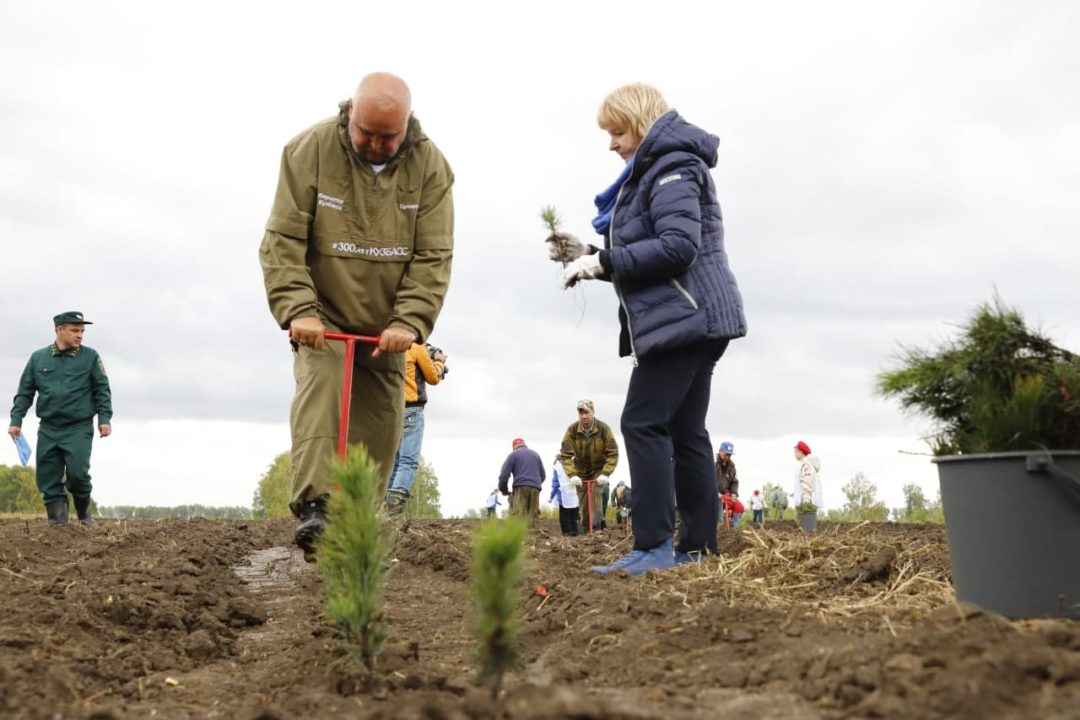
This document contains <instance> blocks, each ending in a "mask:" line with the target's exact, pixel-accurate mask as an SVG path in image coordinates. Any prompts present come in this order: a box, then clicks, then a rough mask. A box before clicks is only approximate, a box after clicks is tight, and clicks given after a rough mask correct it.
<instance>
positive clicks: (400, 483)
mask: <svg viewBox="0 0 1080 720" xmlns="http://www.w3.org/2000/svg"><path fill="white" fill-rule="evenodd" d="M423 444H424V406H423V405H416V406H414V407H407V408H405V421H404V428H403V429H402V433H401V444H400V445H398V451H397V457H395V458H394V472H393V473H391V475H390V487H389V488H388V492H389V491H390V490H393V491H395V492H399V493H402V494H404V495H408V494H409V491H410V490H412V486H413V480H415V479H416V468H417V467H419V466H420V446H421V445H423Z"/></svg>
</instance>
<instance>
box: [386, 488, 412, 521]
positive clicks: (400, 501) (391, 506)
mask: <svg viewBox="0 0 1080 720" xmlns="http://www.w3.org/2000/svg"><path fill="white" fill-rule="evenodd" d="M408 504H409V494H408V493H406V492H402V491H400V490H387V491H386V515H387V517H390V518H399V517H401V516H402V515H404V514H405V506H406V505H408Z"/></svg>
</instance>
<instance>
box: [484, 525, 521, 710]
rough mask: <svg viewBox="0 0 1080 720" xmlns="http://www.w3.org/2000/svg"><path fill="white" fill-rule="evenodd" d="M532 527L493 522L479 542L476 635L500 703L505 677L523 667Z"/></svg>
mask: <svg viewBox="0 0 1080 720" xmlns="http://www.w3.org/2000/svg"><path fill="white" fill-rule="evenodd" d="M526 531H527V526H526V523H525V522H524V521H523V520H521V519H519V518H508V519H506V520H490V521H488V522H485V523H484V524H483V525H481V526H480V529H479V530H478V531H477V533H476V536H475V537H474V539H473V568H472V594H473V602H474V619H473V631H474V632H475V634H476V638H477V640H479V642H480V653H479V659H480V675H481V677H483V678H484V679H485V680H486V681H488V682H489V683H490V684H491V697H492V700H496V699H498V696H499V689H500V687H501V685H502V679H503V675H504V674H505V673H506V672H507V671H508V670H511V669H513V667H514V666H515V665H516V664H517V662H518V654H517V649H516V647H515V646H516V641H517V631H518V622H519V619H518V603H519V601H520V599H521V598H520V594H519V591H518V587H519V586H520V584H521V582H522V580H523V578H524V568H525V547H524V541H525V534H526Z"/></svg>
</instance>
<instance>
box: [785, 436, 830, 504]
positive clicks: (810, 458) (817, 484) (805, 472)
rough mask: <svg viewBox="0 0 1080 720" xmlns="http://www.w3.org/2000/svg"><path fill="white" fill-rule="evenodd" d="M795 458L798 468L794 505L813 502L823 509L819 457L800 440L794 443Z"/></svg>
mask: <svg viewBox="0 0 1080 720" xmlns="http://www.w3.org/2000/svg"><path fill="white" fill-rule="evenodd" d="M795 459H796V460H798V461H799V469H798V470H796V471H795V492H794V493H793V494H794V496H795V507H798V506H800V505H805V504H807V503H813V504H814V505H815V506H817V509H818V510H819V511H820V510H823V509H824V507H825V504H824V503H825V501H824V498H823V497H822V492H821V478H820V476H819V473H820V472H821V459H820V458H818V456H816V455H814V454H813V453H811V452H810V446H809V445H807V444H806V443H804V442H803V441H802V440H800V441H799V442H797V443H795Z"/></svg>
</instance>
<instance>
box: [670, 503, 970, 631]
mask: <svg viewBox="0 0 1080 720" xmlns="http://www.w3.org/2000/svg"><path fill="white" fill-rule="evenodd" d="M785 530H786V529H785ZM733 534H734V533H731V532H730V531H728V532H727V535H729V536H730V535H733ZM740 535H741V538H742V541H743V542H744V543H745V545H744V546H743V549H742V550H741V551H737V552H722V553H721V554H720V555H717V556H714V557H711V558H709V559H708V560H707V561H706V562H703V563H698V564H693V565H686V566H683V567H681V568H679V569H677V570H675V571H672V572H668V573H663V574H655V575H654V576H652V582H653V583H654V584H655V586H656V588H657V590H658V592H659V593H660V594H664V593H671V594H674V595H676V596H679V595H681V596H683V597H684V598H689V597H693V598H698V599H703V598H710V599H715V598H716V596H717V595H720V596H722V597H723V598H724V599H725V600H726V601H727V603H728V604H730V605H735V604H740V605H747V606H752V607H758V608H769V609H782V610H790V609H792V608H802V609H804V610H806V611H809V612H812V613H814V614H815V615H818V616H819V617H820V618H821V619H822V620H823V621H829V620H831V619H839V618H853V617H862V616H865V617H872V616H891V617H892V618H894V619H915V618H918V617H921V616H925V615H926V614H927V613H929V612H930V611H931V610H933V609H934V608H937V607H940V606H941V605H943V604H949V603H952V602H953V588H952V584H951V583H950V581H949V570H948V556H947V554H946V552H945V550H944V548H943V547H942V546H941V545H940V544H936V543H923V544H915V543H910V542H903V541H901V542H897V538H895V537H889V536H887V535H884V534H882V533H880V532H878V531H877V530H875V529H874V527H873V526H870V525H868V524H866V523H864V524H860V525H832V526H829V527H828V528H827V529H825V530H821V531H819V532H816V533H809V534H806V533H801V532H795V533H793V532H790V531H774V530H770V529H768V528H765V529H761V528H750V529H748V530H745V531H743V532H742V533H740ZM722 545H723V543H722ZM890 548H891V549H894V550H895V553H893V552H892V551H891V550H890V551H888V552H884V553H883V552H881V551H882V550H883V549H890ZM877 556H880V557H887V558H892V559H891V562H889V563H888V565H887V567H884V568H882V572H880V573H878V575H879V577H877V578H876V579H870V580H864V579H863V578H865V577H866V576H867V575H868V574H873V573H866V572H863V569H864V568H866V567H868V566H870V565H871V564H872V561H873V560H874V559H875V557H877ZM703 585H706V586H708V587H709V588H710V591H706V592H704V593H703V592H702V586H703ZM690 586H695V587H694V588H693V592H689V590H690ZM684 603H685V600H684ZM886 624H888V621H887V619H886Z"/></svg>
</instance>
